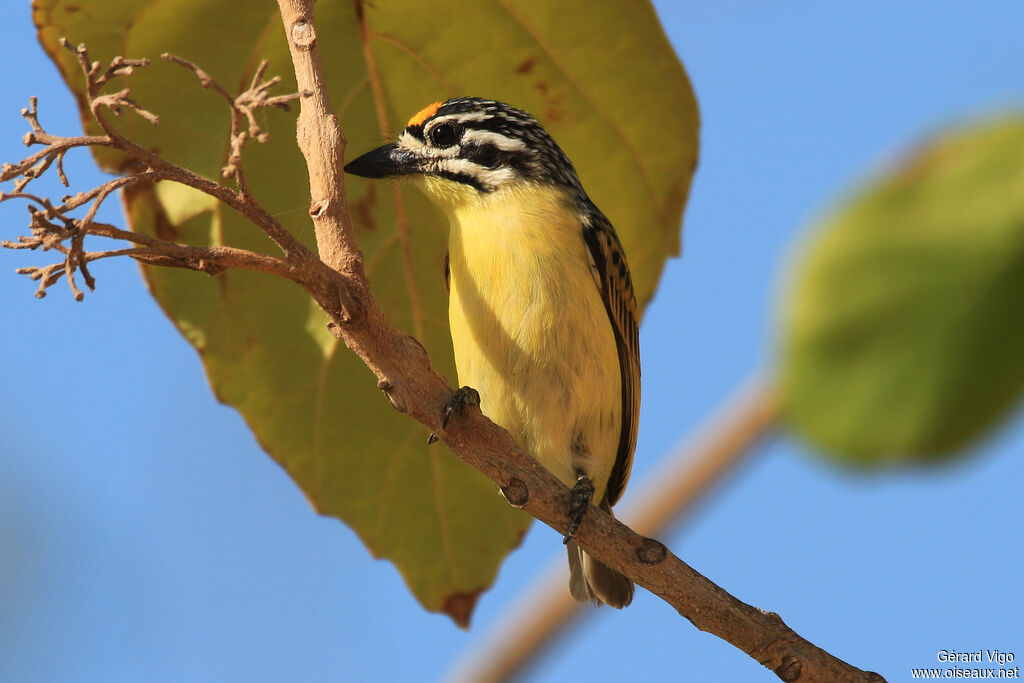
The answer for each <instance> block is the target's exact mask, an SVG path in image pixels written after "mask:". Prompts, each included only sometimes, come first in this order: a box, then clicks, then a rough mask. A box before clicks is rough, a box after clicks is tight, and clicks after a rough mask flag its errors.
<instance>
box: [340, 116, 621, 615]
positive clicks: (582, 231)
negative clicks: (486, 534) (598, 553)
mask: <svg viewBox="0 0 1024 683" xmlns="http://www.w3.org/2000/svg"><path fill="white" fill-rule="evenodd" d="M344 170H345V172H346V173H349V174H352V175H356V176H361V177H365V178H404V179H411V180H412V181H413V182H414V183H415V184H416V185H418V186H419V188H420V189H421V190H422V191H423V192H424V193H425V194H426V195H427V197H428V198H429V199H430V200H432V201H433V202H434V203H435V204H437V205H438V206H440V208H441V209H443V210H444V212H445V213H446V214H447V216H448V219H449V223H450V230H449V237H448V255H447V257H446V259H445V263H444V276H445V279H446V284H447V288H448V297H449V300H448V309H449V311H448V313H449V325H450V328H451V338H452V345H453V348H454V352H455V365H456V369H457V371H458V379H459V384H460V385H463V386H462V388H461V389H458V390H456V391H455V393H454V395H453V396H452V399H451V401H449V403H448V405H447V406H446V408H445V421H444V422H445V424H447V418H448V417H449V416H450V415H451V414H452V412H453V411H454V410H456V409H460V408H465V406H467V405H469V404H478V405H479V407H480V409H481V410H482V411H483V413H484V414H485V415H487V416H488V417H489V418H490V419H491V420H492V421H493V422H495V423H496V424H498V425H500V426H501V427H503V428H505V429H506V430H507V431H508V432H509V433H510V434H511V435H512V437H513V438H514V439H515V440H516V441H517V442H518V444H519V445H520V446H521V447H522V448H523V449H524V450H525V451H526V452H527V453H529V454H530V455H531V456H532V457H533V458H534V459H535V460H537V461H538V462H539V463H540V464H541V465H543V466H544V467H545V468H546V469H547V470H548V471H550V472H551V473H552V474H553V475H554V476H555V477H556V478H558V479H559V480H560V481H561V482H562V483H563V484H565V485H566V486H569V487H570V488H571V495H570V499H569V500H570V503H569V508H568V510H567V512H566V514H567V517H568V520H569V523H568V533H567V534H566V536H565V538H564V542H565V545H566V548H567V552H568V557H569V570H570V579H569V592H570V594H571V595H572V597H573V598H575V599H576V600H577V601H580V602H595V603H598V604H601V603H603V604H607V605H610V606H612V607H616V608H622V607H625V606H627V605H629V604H630V602H632V599H633V592H634V588H633V583H632V582H631V581H630V580H629V579H628V578H626V577H625V576H624V575H623V574H621V573H620V572H618V571H616V570H615V569H612V568H611V567H608V566H607V565H605V564H604V563H602V562H600V561H599V560H597V559H595V558H593V557H591V556H589V555H588V554H587V553H585V552H584V551H583V550H582V549H581V548H580V547H579V546H578V545H577V544H576V543H575V542H574V541H573V536H574V535H575V533H576V531H577V530H578V528H579V526H580V524H581V522H582V520H583V518H584V516H585V515H586V512H587V510H589V509H590V506H591V505H592V504H594V505H597V506H598V507H600V508H601V509H602V510H605V511H606V512H608V513H611V510H612V506H613V505H614V504H615V503H616V502H617V501H618V500H619V499H620V498H621V496H622V493H623V491H624V490H625V487H626V484H627V482H628V481H629V474H630V470H631V468H632V464H633V453H634V450H635V449H636V439H637V422H638V418H639V409H640V351H639V338H638V322H637V317H638V316H637V304H636V297H635V294H634V292H633V284H632V280H631V278H630V273H629V266H628V265H627V263H626V255H625V253H624V251H623V248H622V244H621V243H620V241H619V238H618V236H617V235H616V233H615V229H614V228H613V227H612V224H611V222H610V221H609V220H608V218H607V217H605V215H604V214H603V213H602V212H601V211H600V210H599V209H598V208H597V206H596V205H595V204H594V202H593V201H591V199H590V197H589V196H587V193H586V192H585V191H584V189H583V186H582V184H581V183H580V180H579V177H578V176H577V173H576V169H575V168H574V167H573V165H572V162H571V161H570V160H569V158H568V157H567V156H566V154H565V152H563V151H562V149H561V148H560V147H559V146H558V144H557V143H556V142H555V141H554V139H553V138H552V137H551V135H550V134H548V132H547V131H546V130H545V129H544V128H543V126H541V124H540V123H538V122H537V120H536V119H535V118H534V117H533V116H532V115H530V114H529V113H528V112H526V111H523V110H521V109H516V108H515V107H512V106H510V105H508V104H505V103H503V102H499V101H496V100H490V99H483V98H479V97H457V98H453V99H449V100H447V101H443V102H434V103H432V104H430V105H429V106H427V107H425V108H424V109H422V110H421V111H419V112H418V113H417V114H415V115H414V116H413V117H412V118H411V119H409V121H408V123H407V124H406V126H405V129H404V130H403V131H402V132H401V133H400V134H399V135H398V137H397V140H396V141H394V142H391V143H389V144H385V145H383V146H380V147H377V148H376V149H373V150H371V151H369V152H367V153H366V154H363V155H362V156H360V157H358V158H356V159H355V160H353V161H351V162H350V163H348V164H347V165H346V166H345V167H344ZM431 436H432V437H433V435H431Z"/></svg>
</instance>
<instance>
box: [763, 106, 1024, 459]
mask: <svg viewBox="0 0 1024 683" xmlns="http://www.w3.org/2000/svg"><path fill="white" fill-rule="evenodd" d="M1022 295H1024V118H1021V117H1012V118H1004V119H1000V120H997V121H990V122H986V123H983V124H979V125H976V126H972V127H969V128H965V129H962V130H959V131H956V132H953V133H951V134H948V135H945V136H943V137H941V138H940V139H937V140H935V141H933V142H932V143H930V144H928V145H927V146H925V147H924V148H923V149H921V150H920V151H918V152H917V153H916V154H915V155H914V156H913V158H912V159H910V160H909V161H908V162H907V163H905V164H904V165H902V167H901V168H898V169H896V170H895V171H893V172H892V173H890V174H888V175H887V176H886V177H883V178H881V179H880V180H879V181H877V182H876V183H874V184H873V185H872V186H871V187H869V188H868V189H867V190H865V191H864V192H862V193H861V194H860V196H858V197H856V198H855V199H854V200H853V201H852V202H850V204H849V205H848V206H846V207H844V208H843V209H841V210H840V211H839V212H838V213H837V215H836V216H834V217H833V218H831V219H830V220H828V221H826V223H825V225H824V226H823V228H822V229H821V230H820V231H818V232H817V233H816V234H814V235H813V236H812V238H811V240H810V244H808V245H807V247H806V248H805V249H804V250H803V253H802V255H801V257H800V258H799V260H798V262H797V264H796V268H795V273H794V275H793V281H792V286H791V288H790V290H789V293H788V298H787V299H786V300H785V306H784V307H785V313H784V316H783V321H782V355H781V372H780V375H781V384H782V391H783V395H784V404H785V414H786V416H787V418H788V420H789V422H790V424H791V425H792V426H793V428H794V429H795V430H796V431H797V432H799V433H800V434H801V435H802V436H804V437H805V438H807V439H808V440H809V441H810V442H811V443H812V444H814V445H815V446H817V447H819V448H821V449H824V450H825V451H827V452H829V453H830V454H832V455H833V456H835V457H837V458H839V459H842V460H844V461H846V462H850V463H855V464H863V465H873V464H889V463H900V462H905V461H913V460H921V461H927V460H934V459H936V457H938V456H942V455H948V454H950V453H952V452H954V451H956V450H958V449H961V448H963V447H964V446H966V445H967V444H969V443H970V442H971V441H972V440H974V439H977V438H978V437H980V436H981V435H982V434H984V433H985V432H986V430H988V429H990V428H991V427H992V426H993V425H995V424H996V423H997V422H998V421H999V420H1001V419H1003V418H1005V417H1006V415H1007V413H1008V412H1009V411H1010V410H1011V409H1012V408H1013V407H1014V406H1015V404H1016V402H1017V400H1018V399H1019V398H1020V396H1021V392H1022V391H1024V316H1022V315H1021V302H1022V300H1024V299H1022Z"/></svg>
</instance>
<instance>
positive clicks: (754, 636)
mask: <svg viewBox="0 0 1024 683" xmlns="http://www.w3.org/2000/svg"><path fill="white" fill-rule="evenodd" d="M278 6H279V8H280V10H281V17H282V19H283V20H284V29H285V34H286V36H287V38H288V46H289V48H290V50H291V55H292V62H293V64H294V66H295V75H296V79H297V82H298V86H299V88H300V89H301V90H309V91H310V92H312V93H313V94H312V96H311V97H309V98H304V99H303V100H302V105H301V110H300V113H299V119H298V123H297V131H298V141H299V147H300V149H301V150H302V153H303V155H304V156H305V158H306V164H307V167H308V169H309V175H310V193H311V195H312V197H311V200H312V201H311V205H310V215H311V216H312V217H313V223H314V226H315V229H316V238H317V246H318V248H319V250H320V255H321V258H323V259H324V261H325V262H326V263H327V264H328V265H330V266H331V267H333V268H335V269H337V270H338V271H339V272H340V273H342V275H343V276H344V277H345V279H346V281H348V283H349V291H350V292H351V293H354V294H355V295H356V296H357V298H358V302H359V305H360V310H361V313H362V315H360V316H358V317H354V318H350V319H349V320H347V321H344V320H340V319H339V316H337V315H332V318H333V319H334V323H335V324H334V325H333V326H332V330H333V331H334V333H335V335H336V336H337V337H338V338H340V339H341V340H343V341H344V342H345V344H346V345H347V346H348V347H349V348H350V349H352V350H353V351H354V352H355V353H357V354H358V355H359V356H360V357H361V358H362V359H363V360H364V362H366V364H367V366H369V368H370V369H371V370H373V372H374V373H375V374H376V375H377V378H378V380H379V381H378V386H380V388H381V389H382V390H383V391H384V392H385V393H386V394H387V396H388V398H389V399H390V400H391V402H392V404H394V406H395V407H396V408H397V409H398V410H400V411H402V412H406V413H409V414H410V415H411V416H412V417H414V418H415V419H416V420H418V421H419V422H421V423H423V424H424V425H425V426H427V427H428V428H429V429H431V430H432V431H433V432H434V433H435V434H438V435H441V437H442V438H443V439H444V441H445V443H446V444H447V445H448V446H449V447H450V448H451V449H452V451H453V452H454V453H455V454H456V455H458V456H459V457H460V458H462V459H463V460H465V461H466V462H469V463H470V464H471V465H473V466H474V467H476V468H477V469H479V470H480V471H482V472H483V473H484V474H486V475H487V476H488V477H490V478H491V479H492V480H493V481H494V482H495V483H497V484H498V486H499V487H501V490H502V491H503V492H504V493H505V497H506V498H507V499H508V501H509V503H511V504H512V505H513V506H515V507H519V508H522V509H524V510H526V511H527V512H528V513H529V514H531V515H532V516H534V517H535V518H537V519H539V520H541V521H542V522H544V523H545V524H547V525H548V526H551V527H552V528H554V529H556V530H557V531H559V532H560V533H563V534H564V533H565V532H566V530H567V527H568V524H567V517H566V511H567V510H568V508H569V489H568V488H567V487H566V486H564V485H563V484H562V483H561V482H559V481H558V480H557V479H555V477H554V476H553V475H552V474H551V473H549V472H548V471H547V470H545V469H544V468H543V467H541V466H540V465H539V464H538V463H537V462H536V461H535V460H533V459H532V458H530V457H529V456H528V455H527V454H526V453H525V452H523V450H522V449H521V448H519V447H518V445H517V444H516V443H515V442H514V441H513V440H512V437H511V436H510V435H509V434H508V433H507V432H506V431H504V430H503V429H501V428H500V427H497V426H496V425H495V424H494V423H492V422H491V421H490V420H488V419H487V418H486V417H485V416H483V415H482V414H481V413H480V411H479V410H473V411H471V412H470V413H467V414H465V415H463V416H461V417H460V418H459V419H455V420H452V421H451V422H450V423H449V425H448V427H447V428H446V429H445V428H442V425H441V424H440V418H441V414H442V408H443V405H444V403H445V401H446V400H447V399H448V397H449V396H450V395H451V388H450V387H449V386H448V384H447V382H446V381H445V380H444V379H443V378H442V377H441V376H440V375H438V374H437V373H436V372H435V371H434V369H433V367H432V366H431V365H430V360H429V358H427V355H426V353H425V351H424V350H423V348H422V347H421V346H420V345H419V343H418V342H416V341H415V340H414V339H412V338H411V337H409V336H407V335H404V334H401V333H399V332H398V331H397V330H395V329H394V328H393V327H392V326H391V325H390V324H389V323H388V322H387V320H386V319H385V318H384V315H383V313H382V312H381V310H380V308H379V306H378V305H377V302H376V301H375V300H374V298H373V296H372V295H371V294H370V291H369V287H368V284H367V282H366V277H365V274H364V273H363V257H362V253H361V252H360V251H359V248H358V245H357V244H356V241H355V237H354V234H353V231H352V223H351V219H350V217H349V215H348V210H347V207H346V204H345V195H344V184H343V178H342V171H341V167H342V163H341V160H342V158H343V157H344V149H345V139H344V137H343V135H342V133H341V130H340V128H339V126H338V122H337V119H336V118H335V116H334V114H333V113H332V111H331V108H330V103H329V100H328V96H327V89H326V84H325V80H324V77H323V72H322V70H321V66H320V56H319V49H318V36H317V31H316V26H315V23H314V20H313V2H312V0H278ZM359 7H361V5H360V3H358V2H357V8H359ZM326 310H327V311H328V313H329V314H331V310H330V309H329V308H327V309H326ZM575 540H576V541H577V543H579V545H580V546H581V547H583V548H584V549H585V550H586V551H587V552H588V553H589V554H590V555H592V556H594V557H596V558H597V559H599V560H601V561H602V562H604V563H605V564H607V565H608V566H610V567H612V568H614V569H616V570H618V571H621V572H622V573H624V574H625V575H626V576H628V577H630V578H631V579H633V580H634V581H636V582H637V583H638V584H639V585H641V586H643V587H644V588H647V589H648V590H650V591H651V592H652V593H655V594H656V595H659V596H661V597H662V598H663V599H664V600H665V601H666V602H668V603H669V604H671V605H672V606H673V607H675V608H676V609H677V610H678V611H679V613H680V614H682V615H683V616H685V617H686V618H687V619H689V620H690V621H691V622H693V624H694V625H695V626H697V627H698V628H700V629H701V630H705V631H708V632H710V633H714V634H715V635H717V636H719V637H721V638H724V639H725V640H727V641H729V642H730V643H732V644H733V645H736V646H737V647H739V648H740V649H742V650H743V651H744V652H746V653H747V654H749V655H750V656H751V657H753V658H754V659H756V660H757V661H758V662H760V663H761V664H763V665H765V666H767V667H768V668H770V669H771V670H773V671H774V672H775V673H776V674H777V675H778V676H779V678H781V679H782V680H784V681H797V680H799V681H842V680H851V681H853V680H864V681H878V680H882V679H881V676H879V675H878V674H874V673H866V672H864V671H861V670H860V669H857V668H855V667H853V666H850V665H849V664H846V663H845V662H842V661H841V660H839V659H837V658H835V657H833V656H832V655H830V654H828V653H827V652H825V651H824V650H822V649H820V648H818V647H816V646H814V645H813V644H811V643H809V642H808V641H806V640H804V639H803V638H801V637H800V636H798V635H797V634H796V633H794V632H793V631H792V630H791V629H789V627H787V626H786V625H785V624H784V623H783V621H782V619H781V618H779V616H778V615H777V614H774V613H771V612H764V611H762V610H759V609H756V608H754V607H751V606H750V605H747V604H745V603H743V602H741V601H739V600H737V599H736V598H734V597H732V596H731V595H729V594H728V593H726V592H725V591H724V590H722V589H721V588H719V587H718V586H716V585H715V584H714V583H712V582H711V581H709V580H708V579H706V578H704V577H703V576H701V575H700V574H699V573H697V572H696V571H694V570H693V569H692V568H690V567H689V566H688V565H686V564H685V563H684V562H683V561H682V560H680V559H679V558H678V557H676V556H675V555H673V554H672V553H671V552H669V551H668V549H667V548H666V547H665V546H664V545H663V544H661V543H659V542H658V541H656V540H654V539H650V538H645V537H643V536H641V535H639V534H637V533H636V532H634V531H633V530H632V529H630V528H629V527H627V526H625V525H624V524H622V523H621V522H618V521H617V520H615V519H613V518H612V517H611V516H610V515H608V514H606V513H604V512H602V511H600V510H598V509H597V508H592V509H591V510H590V511H589V513H588V514H587V516H586V517H585V518H584V520H583V524H582V525H581V526H580V529H579V532H578V533H577V535H576V537H575Z"/></svg>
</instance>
